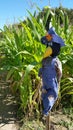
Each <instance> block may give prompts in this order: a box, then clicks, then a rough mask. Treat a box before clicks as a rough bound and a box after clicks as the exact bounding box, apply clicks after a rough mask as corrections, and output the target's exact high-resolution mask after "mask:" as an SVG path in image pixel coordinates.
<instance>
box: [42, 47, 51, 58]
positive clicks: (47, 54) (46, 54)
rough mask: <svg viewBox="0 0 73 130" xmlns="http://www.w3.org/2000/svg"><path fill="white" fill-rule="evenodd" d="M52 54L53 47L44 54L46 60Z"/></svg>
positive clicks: (48, 48)
mask: <svg viewBox="0 0 73 130" xmlns="http://www.w3.org/2000/svg"><path fill="white" fill-rule="evenodd" d="M51 54H52V48H51V47H47V48H46V51H45V53H44V56H43V58H46V57H48V56H50V55H51Z"/></svg>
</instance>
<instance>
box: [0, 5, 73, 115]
mask: <svg viewBox="0 0 73 130" xmlns="http://www.w3.org/2000/svg"><path fill="white" fill-rule="evenodd" d="M40 12H41V10H40V9H39V15H38V16H36V15H35V14H34V15H32V14H31V13H30V12H29V11H28V13H29V17H28V18H27V20H26V22H22V21H20V28H19V27H18V26H10V27H7V26H4V30H2V38H1V40H0V45H1V48H0V51H1V54H2V55H1V57H0V59H1V64H0V69H1V71H5V70H6V71H7V77H6V81H10V86H11V89H12V92H13V93H14V95H16V96H17V97H18V100H17V103H18V104H19V106H20V107H19V109H22V110H23V112H24V113H25V114H26V112H27V109H28V112H29V113H32V112H33V111H36V113H37V114H39V113H40V109H39V106H40V105H41V99H40V98H41V97H40V91H39V89H40V88H41V81H40V79H39V77H38V69H39V67H40V65H41V59H42V57H43V54H44V51H45V46H44V45H42V44H41V42H40V39H41V37H42V36H44V35H45V33H46V25H47V27H48V28H49V26H50V24H51V25H52V26H53V27H54V28H55V30H56V32H57V33H58V34H59V35H60V36H61V37H62V38H63V39H64V41H65V44H66V46H65V47H64V48H62V49H61V53H60V55H59V58H60V60H61V62H62V66H63V76H62V80H61V88H60V92H59V98H60V102H62V104H63V105H65V107H72V104H73V69H72V68H73V26H72V25H70V23H69V19H68V15H66V14H65V12H63V11H62V10H59V15H58V16H57V15H56V13H55V12H53V11H52V10H51V9H50V8H47V7H46V8H44V13H43V14H42V17H41V13H40ZM50 15H51V17H50ZM49 17H50V20H49V23H48V24H46V23H47V22H48V18H49ZM60 20H62V24H61V22H60ZM58 105H59V104H58Z"/></svg>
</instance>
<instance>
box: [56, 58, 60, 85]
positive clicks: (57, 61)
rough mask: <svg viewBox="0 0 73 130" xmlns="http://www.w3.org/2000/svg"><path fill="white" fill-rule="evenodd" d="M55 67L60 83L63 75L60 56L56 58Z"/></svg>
mask: <svg viewBox="0 0 73 130" xmlns="http://www.w3.org/2000/svg"><path fill="white" fill-rule="evenodd" d="M55 67H56V72H57V80H58V83H60V80H61V77H62V64H61V62H60V60H59V59H58V58H57V60H56V64H55Z"/></svg>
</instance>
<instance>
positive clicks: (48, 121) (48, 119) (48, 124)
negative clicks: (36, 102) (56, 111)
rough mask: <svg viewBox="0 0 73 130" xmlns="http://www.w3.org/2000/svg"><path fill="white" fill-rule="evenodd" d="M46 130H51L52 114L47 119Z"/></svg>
mask: <svg viewBox="0 0 73 130" xmlns="http://www.w3.org/2000/svg"><path fill="white" fill-rule="evenodd" d="M46 130H50V113H49V115H48V116H47V117H46Z"/></svg>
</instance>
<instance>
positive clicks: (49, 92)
mask: <svg viewBox="0 0 73 130" xmlns="http://www.w3.org/2000/svg"><path fill="white" fill-rule="evenodd" d="M55 63H56V58H53V57H48V58H45V59H44V60H43V62H42V64H43V66H42V68H40V70H39V76H41V78H42V82H43V86H42V89H44V90H46V92H42V102H43V114H45V115H48V114H49V111H50V110H51V109H52V107H53V105H54V103H55V101H56V99H57V96H58V83H57V73H56V68H55Z"/></svg>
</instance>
